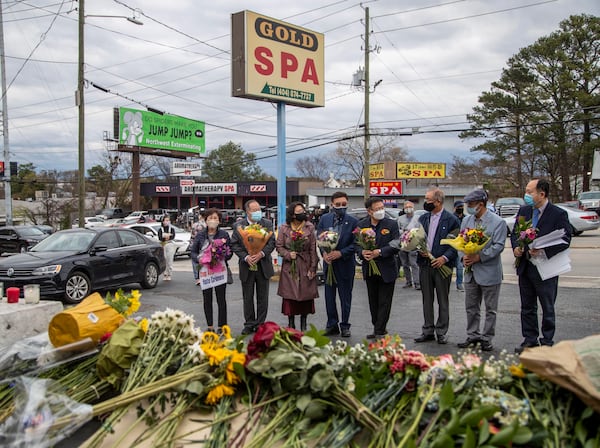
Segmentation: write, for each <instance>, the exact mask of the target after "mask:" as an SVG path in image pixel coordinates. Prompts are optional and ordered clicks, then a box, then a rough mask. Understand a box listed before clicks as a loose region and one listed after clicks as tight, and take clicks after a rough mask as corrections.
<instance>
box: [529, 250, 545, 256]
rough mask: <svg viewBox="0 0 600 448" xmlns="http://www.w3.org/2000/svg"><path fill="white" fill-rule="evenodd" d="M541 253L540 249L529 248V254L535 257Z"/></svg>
mask: <svg viewBox="0 0 600 448" xmlns="http://www.w3.org/2000/svg"><path fill="white" fill-rule="evenodd" d="M541 254H542V249H529V255H531V256H532V257H537V256H539V255H541Z"/></svg>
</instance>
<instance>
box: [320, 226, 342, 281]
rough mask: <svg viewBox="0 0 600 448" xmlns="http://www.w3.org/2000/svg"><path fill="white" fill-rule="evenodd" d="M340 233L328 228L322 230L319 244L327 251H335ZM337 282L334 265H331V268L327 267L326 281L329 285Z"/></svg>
mask: <svg viewBox="0 0 600 448" xmlns="http://www.w3.org/2000/svg"><path fill="white" fill-rule="evenodd" d="M339 237H340V236H339V235H338V233H337V232H336V231H334V230H326V231H325V232H322V233H321V234H320V235H319V237H318V238H317V246H319V249H321V250H322V251H323V252H325V253H329V252H333V251H334V250H335V248H336V247H337V244H338V239H339ZM334 282H335V283H337V280H336V279H335V273H334V272H333V266H332V265H329V269H327V279H326V280H325V283H327V284H328V285H329V286H331V285H333V283H334Z"/></svg>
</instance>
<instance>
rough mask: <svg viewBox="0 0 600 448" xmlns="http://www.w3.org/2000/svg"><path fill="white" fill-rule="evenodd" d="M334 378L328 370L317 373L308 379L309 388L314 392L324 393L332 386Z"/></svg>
mask: <svg viewBox="0 0 600 448" xmlns="http://www.w3.org/2000/svg"><path fill="white" fill-rule="evenodd" d="M334 381H335V377H334V375H333V372H331V371H330V370H328V369H321V370H319V371H317V372H316V373H315V374H314V375H313V376H312V378H311V379H310V388H311V390H312V391H314V392H325V391H327V390H328V389H329V388H330V387H331V386H333V384H334Z"/></svg>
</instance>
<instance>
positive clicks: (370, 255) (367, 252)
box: [362, 250, 375, 261]
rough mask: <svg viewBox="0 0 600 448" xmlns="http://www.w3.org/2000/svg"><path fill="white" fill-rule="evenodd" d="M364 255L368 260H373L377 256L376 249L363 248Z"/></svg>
mask: <svg viewBox="0 0 600 448" xmlns="http://www.w3.org/2000/svg"><path fill="white" fill-rule="evenodd" d="M362 257H363V258H364V259H365V260H367V261H371V260H372V259H373V258H375V251H374V250H363V251H362Z"/></svg>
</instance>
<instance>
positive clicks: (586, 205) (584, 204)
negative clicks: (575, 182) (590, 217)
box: [578, 191, 600, 213]
mask: <svg viewBox="0 0 600 448" xmlns="http://www.w3.org/2000/svg"><path fill="white" fill-rule="evenodd" d="M578 199H579V204H580V206H581V208H582V209H584V210H591V211H593V212H596V213H600V191H584V192H583V193H580V194H579V198H578Z"/></svg>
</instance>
